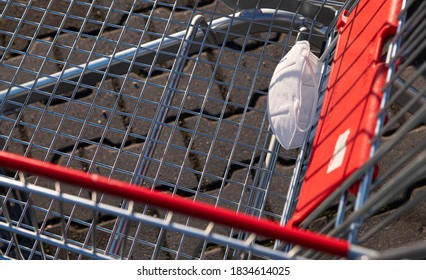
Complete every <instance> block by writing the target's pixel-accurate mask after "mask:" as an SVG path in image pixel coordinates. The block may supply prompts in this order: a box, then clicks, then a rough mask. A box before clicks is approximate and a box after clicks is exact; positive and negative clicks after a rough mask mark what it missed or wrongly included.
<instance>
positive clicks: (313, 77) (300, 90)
mask: <svg viewBox="0 0 426 280" xmlns="http://www.w3.org/2000/svg"><path fill="white" fill-rule="evenodd" d="M310 55H311V53H310V50H308V56H307V59H306V61H305V63H304V65H303V68H302V73H303V72H304V71H305V67H308V71H309V72H310V74H311V78H312V80H313V83H314V92H313V94H314V105H316V104H317V101H318V81H317V77H316V75H315V74H316V72H315V71H314V69H313V67H312V65H311V61H310V59H309V56H310ZM318 66H319V65H318ZM302 77H303V74H302ZM302 82H303V79H300V81H299V91H298V95H299V100H300V101H298V100H296V104H295V106H294V107H293V109H294V116H295V119H296V129H297V130H298V131H300V132H306V131H308V130H309V129H310V128H311V126H312V120H313V118H314V115H315V111H316V106H312V108H311V110H310V112H309V121H308V124H307V126H306V128H301V127H300V126H299V109H300V107H299V102H301V103H302Z"/></svg>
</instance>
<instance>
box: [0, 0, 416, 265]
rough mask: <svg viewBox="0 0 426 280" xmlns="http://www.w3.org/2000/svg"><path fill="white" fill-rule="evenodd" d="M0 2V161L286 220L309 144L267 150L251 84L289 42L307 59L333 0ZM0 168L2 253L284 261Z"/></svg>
mask: <svg viewBox="0 0 426 280" xmlns="http://www.w3.org/2000/svg"><path fill="white" fill-rule="evenodd" d="M284 2H285V1H277V3H276V5H277V6H279V5H284V4H283V3H284ZM352 2H353V1H348V3H346V6H345V7H344V8H349V9H350V8H351V6H352V4H353V3H352ZM295 3H296V2H295ZM0 5H1V6H0V9H1V10H2V13H1V26H2V28H1V30H0V36H1V37H0V39H1V40H2V44H1V48H0V52H1V54H2V56H1V58H0V59H1V64H0V67H1V68H2V69H1V71H0V77H1V78H0V90H1V95H2V98H3V99H2V103H1V110H2V112H3V114H2V115H1V116H0V118H1V123H2V126H1V128H0V130H1V136H0V139H1V143H2V148H3V150H4V151H9V152H12V153H14V154H17V155H23V156H25V157H28V158H36V159H40V160H43V161H46V162H51V163H55V164H59V165H62V166H66V167H71V168H75V169H79V170H83V171H87V172H90V173H92V174H99V175H102V176H106V177H108V178H111V179H118V180H121V181H125V182H131V183H133V184H139V185H143V186H145V187H147V188H150V189H156V190H160V191H164V192H169V193H172V194H174V195H179V196H183V197H186V198H189V199H192V200H194V201H200V202H206V203H209V204H211V205H214V206H219V207H224V208H227V209H231V210H235V211H237V212H241V213H246V214H250V215H253V216H256V217H262V218H265V219H268V220H272V221H277V222H280V223H285V222H286V221H287V220H288V219H289V215H290V214H291V212H292V208H293V207H294V205H293V203H294V202H296V201H297V188H296V189H295V187H297V186H299V185H300V182H301V181H302V180H303V172H304V170H305V169H306V164H307V160H308V155H309V142H310V141H309V142H308V143H306V146H304V147H303V148H302V149H300V150H291V151H286V150H284V149H280V147H279V145H278V144H277V143H276V142H275V141H274V137H273V135H272V133H271V131H270V130H269V124H268V120H267V113H266V95H267V89H268V85H269V81H270V78H271V75H272V72H273V69H274V68H275V66H276V64H277V62H278V61H279V60H280V59H281V58H282V56H283V55H284V54H285V53H286V52H287V51H288V50H289V49H290V48H291V46H292V45H293V44H294V43H295V41H296V37H297V36H298V34H299V36H303V37H304V38H307V39H308V40H309V41H310V42H311V45H312V47H313V51H314V52H315V54H317V55H318V56H320V55H321V54H322V52H321V51H323V50H324V46H325V45H326V44H327V42H328V44H330V43H331V42H332V40H333V36H334V32H333V30H334V25H335V24H336V22H337V17H338V15H339V14H340V12H341V10H342V5H343V3H340V2H338V1H305V2H303V1H302V2H297V5H295V10H293V11H290V12H289V11H287V12H285V11H282V10H280V9H266V8H264V7H261V5H262V4H261V2H259V4H258V6H257V8H263V9H262V12H259V11H242V12H238V11H237V10H233V9H232V8H228V7H226V6H225V5H224V4H223V3H221V2H220V1H201V0H200V1H176V2H175V1H134V2H133V3H132V2H131V1H49V2H46V1H35V0H34V1H7V2H0ZM306 5H308V6H306ZM309 5H311V6H309ZM267 8H271V7H267ZM308 8H310V9H308ZM312 11H313V12H312ZM330 15H331V16H330ZM417 18H421V15H420V16H418V17H417ZM302 26H304V27H308V31H307V32H306V34H300V33H301V32H299V28H300V27H302ZM302 33H303V32H302ZM329 50H332V48H329ZM332 54H333V53H332V52H330V54H329V56H328V57H327V59H328V60H331V58H332ZM324 57H325V56H324ZM421 71H422V70H420V73H421ZM324 74H325V76H324V77H323V88H324V87H325V85H326V80H327V74H328V72H327V71H325V73H324ZM416 77H417V79H422V77H421V76H419V75H417V76H416ZM395 81H396V82H397V83H399V85H404V84H407V85H410V86H411V85H412V84H413V81H405V80H401V79H399V78H398V79H396V80H395ZM419 83H421V81H420V82H419ZM410 88H411V87H410ZM415 96H420V97H418V98H417V99H422V98H423V97H424V92H422V93H421V94H420V95H418V94H417V95H415ZM422 96H423V97H422ZM417 99H416V100H417ZM391 101H392V100H391ZM398 101H400V99H398ZM416 104H418V103H416ZM423 107H424V106H423ZM423 107H421V109H422V108H423ZM419 110H420V109H419ZM420 111H421V110H420ZM420 111H419V112H420ZM423 111H424V110H423ZM423 111H421V112H423ZM423 114H424V113H423ZM407 118H408V119H410V120H411V119H412V118H411V117H407ZM423 119H424V118H423ZM390 123H392V121H390ZM396 130H398V129H396ZM312 139H313V133H312V134H311V139H310V140H312ZM420 142H421V143H420V144H421V145H420V146H419V147H420V148H419V149H424V143H423V142H424V141H423V142H422V141H420ZM422 143H423V144H422ZM395 166H399V165H395ZM416 166H419V165H416ZM295 167H296V168H295ZM392 170H393V169H392ZM4 173H5V175H6V176H5V177H4V179H2V180H3V182H2V185H3V186H4V187H3V189H2V190H1V191H2V195H1V197H2V213H1V222H2V229H3V231H1V230H0V233H1V235H0V238H1V239H0V242H1V243H0V244H3V245H2V246H1V250H2V252H3V256H4V257H5V258H6V257H10V258H29V259H37V258H47V259H52V258H53V259H54V258H72V259H74V258H86V257H87V258H120V257H122V258H126V259H131V258H134V259H181V258H183V259H199V258H202V259H204V258H213V259H230V258H254V259H257V258H288V257H290V256H289V255H288V254H287V253H285V252H284V251H282V250H277V249H282V247H283V246H282V244H281V243H280V242H278V241H276V240H274V239H271V238H263V237H260V236H256V235H250V234H249V233H246V232H243V231H239V230H236V229H232V228H230V227H226V226H220V225H217V224H213V223H211V222H209V221H205V220H200V219H196V218H193V217H190V216H187V215H181V214H177V213H172V212H168V211H166V210H163V209H160V208H157V207H153V206H148V205H145V204H139V203H136V204H134V203H133V202H132V201H129V200H123V198H120V197H115V196H111V195H108V194H103V193H99V192H94V191H90V190H87V189H85V188H81V189H79V188H75V187H72V186H69V185H67V184H64V183H58V182H55V181H53V180H49V179H46V178H44V177H36V176H31V175H24V174H22V173H20V174H19V173H18V172H12V171H4ZM404 174H406V173H404ZM294 175H296V176H294ZM387 177H388V175H385V178H387ZM412 177H413V178H415V176H412ZM13 178H14V179H15V180H12V179H13ZM19 179H20V180H21V182H20V181H19ZM415 179H416V180H417V179H418V178H415ZM23 182H25V183H23ZM289 186H292V188H290V192H289ZM286 203H287V204H286ZM334 205H335V204H333V203H332V207H331V208H333V207H334ZM328 207H329V205H328V206H327V208H326V209H329V208H328ZM369 214H370V213H369ZM312 220H313V219H311V220H309V219H308V221H307V222H306V224H310V226H311V227H312V223H311V222H312ZM315 223H318V220H315ZM11 224H13V225H14V226H15V227H14V228H13V229H11V228H10V227H8V226H7V225H11ZM350 224H351V226H352V227H353V225H352V223H350ZM314 226H316V225H314ZM345 228H347V226H345ZM20 229H22V230H20ZM316 229H318V227H317V226H316ZM331 234H333V232H332V233H331ZM18 240H19V241H18ZM373 247H374V246H373ZM293 250H294V251H297V250H298V248H296V249H293Z"/></svg>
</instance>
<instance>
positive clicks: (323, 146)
mask: <svg viewBox="0 0 426 280" xmlns="http://www.w3.org/2000/svg"><path fill="white" fill-rule="evenodd" d="M401 6H402V0H375V1H370V0H360V1H359V3H358V4H357V6H356V7H355V9H354V10H353V11H352V12H351V14H350V15H349V16H348V15H347V13H344V14H343V15H342V16H341V18H340V20H339V22H338V23H337V30H338V32H339V37H338V41H337V46H336V51H335V54H334V58H333V64H332V65H331V71H330V78H329V81H328V85H327V90H326V93H325V98H324V103H323V106H322V109H321V114H320V119H319V121H318V127H317V129H316V134H315V138H314V142H313V145H312V153H311V156H310V161H309V164H308V169H307V171H306V174H305V179H304V181H303V184H302V188H301V191H300V195H299V199H298V202H297V205H296V210H295V213H294V214H293V217H292V218H291V220H290V221H289V224H290V225H293V226H297V225H299V224H300V223H301V222H303V220H304V219H305V218H306V217H307V216H308V215H309V214H310V213H312V211H313V210H315V209H316V208H317V207H318V206H319V205H320V204H321V202H323V201H324V200H325V199H326V198H327V197H328V196H329V195H330V194H331V193H332V192H333V191H334V190H335V189H337V188H338V187H339V186H340V185H341V184H342V183H343V182H344V181H345V180H346V179H347V178H348V177H349V176H350V175H351V174H353V173H354V172H355V171H356V170H358V169H359V168H360V167H361V166H363V165H364V164H365V163H366V162H367V161H368V159H369V158H370V154H371V149H372V142H371V140H372V138H373V137H374V133H375V129H376V125H377V113H378V111H379V110H380V103H381V100H382V96H383V93H382V88H383V86H384V84H385V82H386V74H387V70H388V69H387V67H386V65H385V63H384V62H382V48H383V45H384V43H385V42H386V40H387V39H388V38H390V37H391V36H393V35H394V34H395V32H396V29H397V25H398V14H399V12H400V10H401ZM356 187H357V186H353V187H352V189H351V191H352V192H356Z"/></svg>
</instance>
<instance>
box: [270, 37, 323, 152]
mask: <svg viewBox="0 0 426 280" xmlns="http://www.w3.org/2000/svg"><path fill="white" fill-rule="evenodd" d="M322 64H323V63H322V62H320V61H319V59H318V58H317V57H316V56H315V55H314V54H312V53H311V51H310V47H309V42H308V41H298V42H296V44H295V45H294V46H293V48H292V49H291V50H290V51H289V52H288V53H287V54H286V55H285V56H284V57H283V59H281V61H280V62H279V63H278V65H277V67H276V68H275V71H274V74H273V75H272V79H271V83H270V84H269V92H268V115H269V122H270V124H271V128H272V132H273V133H274V134H275V136H276V138H277V140H278V142H280V144H281V145H282V146H283V147H284V148H286V149H294V148H298V147H300V146H302V144H303V141H304V139H305V136H306V133H307V131H308V130H309V129H310V127H311V126H312V122H313V119H314V116H315V111H316V108H317V103H318V84H319V79H320V74H321V68H322Z"/></svg>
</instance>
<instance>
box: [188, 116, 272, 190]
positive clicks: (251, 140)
mask: <svg viewBox="0 0 426 280" xmlns="http://www.w3.org/2000/svg"><path fill="white" fill-rule="evenodd" d="M197 119H198V118H197V117H192V118H188V119H187V120H185V122H184V125H183V126H184V127H186V128H187V129H188V132H189V133H190V134H191V137H193V144H192V146H191V149H192V150H193V153H194V155H195V156H196V157H197V159H198V162H199V166H200V169H201V170H203V172H204V174H205V176H204V178H205V180H206V183H208V182H211V181H214V180H221V179H223V178H227V174H225V170H226V169H227V168H229V167H231V168H237V169H240V168H244V167H248V166H249V165H254V164H256V163H257V161H258V158H257V157H258V156H259V155H260V153H261V149H262V147H263V142H264V141H265V139H264V134H263V133H262V134H261V136H260V137H259V133H261V131H260V130H259V129H258V128H256V126H254V123H256V122H257V125H259V122H262V119H261V118H259V114H258V113H257V112H255V111H250V112H248V113H247V114H245V115H244V116H241V115H235V116H232V117H230V118H227V119H225V120H223V121H222V122H221V123H219V122H215V121H210V120H206V119H200V120H197ZM197 122H198V123H197ZM216 134H217V137H216Z"/></svg>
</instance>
